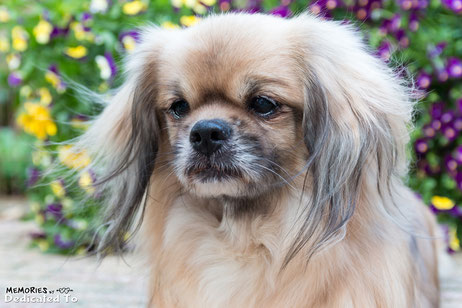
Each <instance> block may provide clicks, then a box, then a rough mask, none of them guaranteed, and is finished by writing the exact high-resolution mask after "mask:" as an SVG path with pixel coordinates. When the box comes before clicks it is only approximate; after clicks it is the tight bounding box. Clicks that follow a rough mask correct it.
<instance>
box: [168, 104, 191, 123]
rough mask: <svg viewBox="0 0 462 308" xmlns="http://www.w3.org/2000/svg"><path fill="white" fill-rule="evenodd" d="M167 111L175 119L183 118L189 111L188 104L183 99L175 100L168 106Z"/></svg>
mask: <svg viewBox="0 0 462 308" xmlns="http://www.w3.org/2000/svg"><path fill="white" fill-rule="evenodd" d="M169 112H170V113H171V114H172V115H173V116H174V117H175V118H177V119H180V118H183V117H185V116H186V115H187V114H188V113H189V104H188V102H187V101H185V100H184V99H180V100H177V101H176V102H174V103H173V104H172V105H171V106H170V108H169Z"/></svg>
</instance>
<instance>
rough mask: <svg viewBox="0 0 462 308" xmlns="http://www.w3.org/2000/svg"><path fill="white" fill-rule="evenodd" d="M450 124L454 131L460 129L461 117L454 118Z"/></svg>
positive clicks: (461, 129) (461, 127)
mask: <svg viewBox="0 0 462 308" xmlns="http://www.w3.org/2000/svg"><path fill="white" fill-rule="evenodd" d="M452 124H453V126H454V129H455V130H456V131H458V132H460V131H462V117H458V118H456V119H455V120H454V122H453V123H452Z"/></svg>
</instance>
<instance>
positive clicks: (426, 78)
mask: <svg viewBox="0 0 462 308" xmlns="http://www.w3.org/2000/svg"><path fill="white" fill-rule="evenodd" d="M431 82H432V76H431V75H430V74H427V73H425V72H423V71H422V72H420V73H419V75H417V86H418V87H419V88H420V89H427V88H428V87H429V86H430V84H431Z"/></svg>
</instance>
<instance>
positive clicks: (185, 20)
mask: <svg viewBox="0 0 462 308" xmlns="http://www.w3.org/2000/svg"><path fill="white" fill-rule="evenodd" d="M200 20H201V19H200V18H199V17H196V16H194V15H191V16H181V18H180V23H181V24H182V25H183V26H186V27H191V26H194V25H195V24H197V23H198V22H199V21H200Z"/></svg>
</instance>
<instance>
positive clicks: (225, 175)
mask: <svg viewBox="0 0 462 308" xmlns="http://www.w3.org/2000/svg"><path fill="white" fill-rule="evenodd" d="M185 174H186V176H187V177H188V178H190V179H195V180H198V181H200V182H202V183H206V182H221V181H226V180H230V179H236V178H241V177H242V170H241V169H240V168H238V167H235V166H230V165H228V164H217V163H212V162H210V161H209V162H206V163H197V162H196V163H194V164H193V165H191V166H189V167H188V168H187V169H186V170H185Z"/></svg>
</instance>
